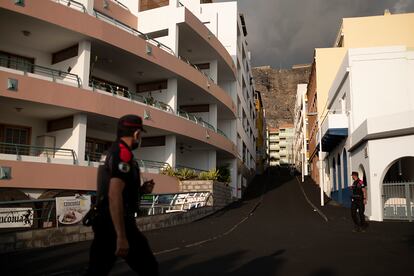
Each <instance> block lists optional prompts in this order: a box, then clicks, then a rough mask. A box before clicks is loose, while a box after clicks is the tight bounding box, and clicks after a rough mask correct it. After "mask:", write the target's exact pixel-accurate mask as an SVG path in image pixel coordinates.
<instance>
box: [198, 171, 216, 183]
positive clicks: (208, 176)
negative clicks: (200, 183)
mask: <svg viewBox="0 0 414 276" xmlns="http://www.w3.org/2000/svg"><path fill="white" fill-rule="evenodd" d="M218 177H219V172H218V170H210V171H208V172H201V173H200V175H199V176H198V179H199V180H214V181H216V180H217V179H218Z"/></svg>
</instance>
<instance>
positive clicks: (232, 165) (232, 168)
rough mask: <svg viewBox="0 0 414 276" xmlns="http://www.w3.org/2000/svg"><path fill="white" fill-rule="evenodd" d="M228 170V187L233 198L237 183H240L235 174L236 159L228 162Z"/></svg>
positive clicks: (235, 194)
mask: <svg viewBox="0 0 414 276" xmlns="http://www.w3.org/2000/svg"><path fill="white" fill-rule="evenodd" d="M229 169H230V177H231V182H230V187H232V189H231V193H232V196H233V197H237V189H238V187H239V186H238V183H240V182H239V176H238V172H237V158H235V159H231V160H230V162H229Z"/></svg>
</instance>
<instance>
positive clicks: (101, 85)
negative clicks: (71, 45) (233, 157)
mask: <svg viewBox="0 0 414 276" xmlns="http://www.w3.org/2000/svg"><path fill="white" fill-rule="evenodd" d="M89 86H91V87H92V88H93V89H94V90H95V89H98V90H101V91H106V92H108V93H111V94H112V95H113V96H115V95H117V96H121V97H125V98H128V99H130V100H132V101H137V102H140V103H143V104H146V105H149V106H152V107H155V108H158V109H161V110H163V111H166V112H169V113H173V114H175V115H177V116H180V117H182V118H185V119H187V120H190V121H192V122H194V123H196V124H198V125H202V126H203V127H205V128H209V129H211V130H213V131H214V132H217V133H218V134H221V135H223V136H224V137H226V138H228V137H227V135H226V134H225V133H224V132H223V131H222V130H220V129H216V128H215V127H214V126H213V125H211V124H210V123H208V122H206V121H204V120H202V119H201V118H197V117H196V116H194V115H192V114H190V113H188V112H186V111H184V110H181V109H179V110H178V111H177V112H176V113H175V112H174V110H173V108H172V107H171V106H169V105H168V104H166V103H163V102H161V101H158V100H155V99H154V98H151V97H144V96H142V95H139V94H138V93H135V92H131V91H129V90H127V89H124V88H121V87H119V86H114V85H112V84H109V83H106V82H102V81H98V80H90V81H89Z"/></svg>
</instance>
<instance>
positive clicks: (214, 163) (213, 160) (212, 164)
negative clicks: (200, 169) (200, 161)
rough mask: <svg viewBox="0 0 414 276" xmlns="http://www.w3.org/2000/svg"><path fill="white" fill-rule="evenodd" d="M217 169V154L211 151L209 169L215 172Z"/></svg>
mask: <svg viewBox="0 0 414 276" xmlns="http://www.w3.org/2000/svg"><path fill="white" fill-rule="evenodd" d="M216 168H217V152H216V151H215V150H210V151H209V152H208V169H209V170H215V169H216Z"/></svg>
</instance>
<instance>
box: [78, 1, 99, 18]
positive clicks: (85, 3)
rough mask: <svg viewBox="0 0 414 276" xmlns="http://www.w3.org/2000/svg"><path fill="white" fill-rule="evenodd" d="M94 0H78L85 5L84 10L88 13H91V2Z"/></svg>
mask: <svg viewBox="0 0 414 276" xmlns="http://www.w3.org/2000/svg"><path fill="white" fill-rule="evenodd" d="M94 2H95V1H94V0H79V3H81V4H83V5H84V6H85V9H86V12H87V13H88V14H90V15H93V3H94Z"/></svg>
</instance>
